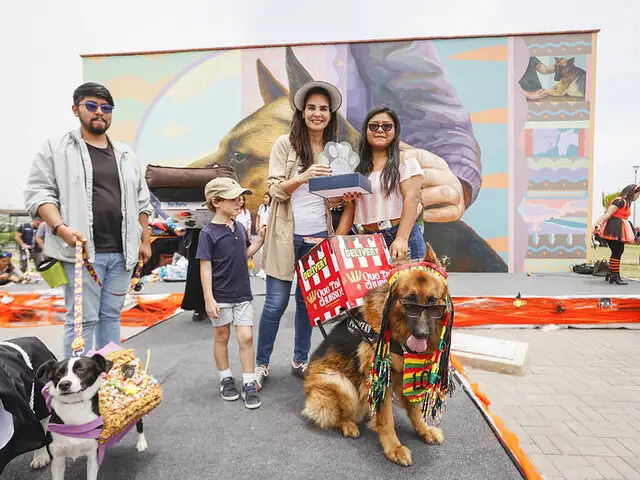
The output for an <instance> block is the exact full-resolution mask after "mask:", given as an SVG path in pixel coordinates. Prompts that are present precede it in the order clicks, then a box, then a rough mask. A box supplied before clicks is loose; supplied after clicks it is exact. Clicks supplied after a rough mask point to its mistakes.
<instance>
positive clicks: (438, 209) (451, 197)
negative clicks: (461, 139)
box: [418, 155, 466, 222]
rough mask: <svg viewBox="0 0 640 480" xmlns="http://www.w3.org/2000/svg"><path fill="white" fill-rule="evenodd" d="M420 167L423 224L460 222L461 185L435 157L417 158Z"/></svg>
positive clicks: (461, 210) (462, 197)
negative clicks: (421, 175) (421, 174)
mask: <svg viewBox="0 0 640 480" xmlns="http://www.w3.org/2000/svg"><path fill="white" fill-rule="evenodd" d="M418 161H419V162H420V166H421V167H422V169H423V170H422V173H423V176H424V177H423V179H422V191H421V192H420V197H421V201H422V204H423V205H424V212H423V214H422V218H423V220H424V221H425V222H453V221H456V220H460V219H461V218H462V215H463V214H464V211H465V209H466V208H465V195H464V191H463V188H462V183H460V180H459V179H458V177H456V176H455V175H454V174H453V172H452V171H451V169H450V168H449V165H447V162H445V161H444V160H443V159H441V158H440V157H438V156H436V155H422V156H420V157H419V158H418Z"/></svg>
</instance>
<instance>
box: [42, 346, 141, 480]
mask: <svg viewBox="0 0 640 480" xmlns="http://www.w3.org/2000/svg"><path fill="white" fill-rule="evenodd" d="M111 366H112V363H111V362H110V361H109V360H107V359H105V358H104V357H103V356H102V355H100V354H95V355H93V356H92V357H72V358H69V359H66V360H63V361H61V362H57V361H55V360H51V361H48V362H46V363H44V364H43V365H41V366H40V369H39V370H38V377H40V376H42V375H44V377H45V378H46V379H48V380H49V383H48V384H47V386H46V387H48V388H47V389H48V392H49V394H50V395H51V402H50V405H51V417H50V419H49V425H48V426H47V428H48V430H49V431H50V432H51V436H52V439H53V440H52V442H51V445H50V446H49V451H50V452H51V456H52V457H53V459H52V460H51V474H52V478H53V480H63V479H64V471H65V462H66V458H67V457H70V458H72V459H74V460H75V459H76V458H79V457H83V456H86V457H87V480H96V479H97V477H98V467H99V458H98V440H97V438H98V436H99V432H100V428H101V427H100V426H99V425H101V422H100V411H99V405H98V391H99V390H100V386H101V385H102V381H103V377H104V374H106V373H107V372H108V371H109V369H110V368H111ZM93 424H95V425H97V428H95V429H94V428H93V426H92V425H93ZM136 427H137V431H138V443H137V445H136V448H137V449H138V451H140V452H141V451H143V450H146V448H147V441H146V439H145V437H144V433H143V427H142V420H140V421H138V423H137V424H136ZM92 433H93V434H92Z"/></svg>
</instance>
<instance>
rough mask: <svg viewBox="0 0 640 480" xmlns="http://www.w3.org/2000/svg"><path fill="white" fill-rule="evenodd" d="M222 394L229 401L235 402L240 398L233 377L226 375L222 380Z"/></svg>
mask: <svg viewBox="0 0 640 480" xmlns="http://www.w3.org/2000/svg"><path fill="white" fill-rule="evenodd" d="M220 396H221V397H222V399H223V400H226V401H227V402H233V401H234V400H237V399H238V398H240V394H239V393H238V390H237V389H236V383H235V382H234V380H233V377H226V378H224V379H223V380H222V381H221V382H220Z"/></svg>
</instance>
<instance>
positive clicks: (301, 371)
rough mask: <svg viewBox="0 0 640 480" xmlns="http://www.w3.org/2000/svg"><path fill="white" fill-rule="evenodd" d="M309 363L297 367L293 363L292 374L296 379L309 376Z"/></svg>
mask: <svg viewBox="0 0 640 480" xmlns="http://www.w3.org/2000/svg"><path fill="white" fill-rule="evenodd" d="M308 366H309V364H308V363H300V364H299V365H296V364H295V363H291V373H292V374H293V375H295V376H296V377H300V378H304V377H305V375H306V374H307V367H308Z"/></svg>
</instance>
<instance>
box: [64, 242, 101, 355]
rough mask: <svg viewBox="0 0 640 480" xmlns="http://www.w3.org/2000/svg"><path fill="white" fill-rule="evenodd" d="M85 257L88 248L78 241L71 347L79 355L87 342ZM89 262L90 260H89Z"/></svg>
mask: <svg viewBox="0 0 640 480" xmlns="http://www.w3.org/2000/svg"><path fill="white" fill-rule="evenodd" d="M84 258H86V248H85V247H84V245H83V244H82V242H76V258H75V260H76V261H75V264H74V266H73V337H74V338H73V342H71V349H72V350H73V356H74V357H79V356H80V355H82V354H83V353H84V346H85V344H86V342H85V341H84V338H82V267H83V264H84V261H83V260H84ZM87 263H88V262H87ZM91 271H93V274H92V275H91V276H92V277H93V276H94V275H95V277H93V278H94V279H95V280H96V281H97V282H98V285H100V286H102V284H101V283H100V280H99V279H98V275H96V271H95V270H93V267H91V270H90V271H89V273H91Z"/></svg>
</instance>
